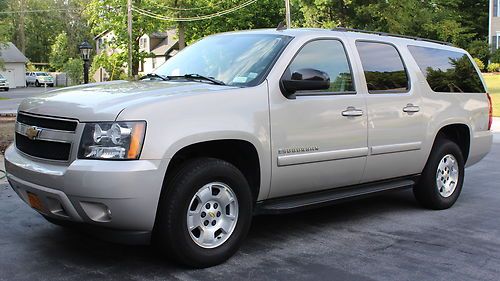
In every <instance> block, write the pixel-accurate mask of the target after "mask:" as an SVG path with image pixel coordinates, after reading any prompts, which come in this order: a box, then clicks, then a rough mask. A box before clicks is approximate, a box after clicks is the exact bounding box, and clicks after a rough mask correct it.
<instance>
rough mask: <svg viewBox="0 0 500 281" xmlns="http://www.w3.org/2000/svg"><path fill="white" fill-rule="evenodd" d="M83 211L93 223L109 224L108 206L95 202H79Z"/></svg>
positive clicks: (109, 212) (109, 211)
mask: <svg viewBox="0 0 500 281" xmlns="http://www.w3.org/2000/svg"><path fill="white" fill-rule="evenodd" d="M80 206H82V209H83V211H85V213H86V214H87V216H88V217H89V218H90V219H91V220H93V221H95V222H110V221H111V210H110V209H109V208H108V206H106V205H104V204H102V203H95V202H84V201H82V202H80Z"/></svg>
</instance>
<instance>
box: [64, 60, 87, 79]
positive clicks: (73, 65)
mask: <svg viewBox="0 0 500 281" xmlns="http://www.w3.org/2000/svg"><path fill="white" fill-rule="evenodd" d="M62 70H63V71H64V72H66V74H67V75H68V77H69V78H70V79H71V81H72V83H73V84H81V83H82V80H83V61H82V59H80V58H78V59H73V58H70V59H68V61H67V62H66V63H65V64H64V66H63V69H62Z"/></svg>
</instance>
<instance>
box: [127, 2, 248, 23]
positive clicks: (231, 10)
mask: <svg viewBox="0 0 500 281" xmlns="http://www.w3.org/2000/svg"><path fill="white" fill-rule="evenodd" d="M255 2H257V0H249V1H246V2H244V3H242V4H240V5H237V6H235V7H232V8H229V9H227V10H223V11H220V12H216V13H213V14H208V15H202V16H195V17H184V18H182V17H167V16H163V15H158V14H155V13H152V12H150V11H147V10H143V9H141V8H138V7H135V6H132V10H134V11H135V12H137V13H139V14H141V15H144V16H148V17H151V18H155V19H158V20H165V21H177V22H188V21H199V20H206V19H211V18H215V17H220V16H223V15H226V14H229V13H232V12H235V11H237V10H239V9H242V8H244V7H246V6H248V5H251V4H253V3H255Z"/></svg>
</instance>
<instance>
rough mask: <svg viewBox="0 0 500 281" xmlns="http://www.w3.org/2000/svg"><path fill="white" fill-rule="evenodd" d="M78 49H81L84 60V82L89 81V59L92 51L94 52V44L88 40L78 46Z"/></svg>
mask: <svg viewBox="0 0 500 281" xmlns="http://www.w3.org/2000/svg"><path fill="white" fill-rule="evenodd" d="M78 50H80V55H81V56H82V60H83V83H85V84H88V83H89V59H90V53H91V52H92V45H90V44H89V42H87V40H85V41H83V42H82V44H80V45H79V46H78Z"/></svg>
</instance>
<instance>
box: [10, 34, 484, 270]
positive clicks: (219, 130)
mask: <svg viewBox="0 0 500 281" xmlns="http://www.w3.org/2000/svg"><path fill="white" fill-rule="evenodd" d="M490 126H491V103H489V101H488V95H487V94H486V89H485V87H484V84H483V81H482V78H481V76H480V74H479V71H478V69H477V67H476V65H475V64H474V62H473V61H472V60H471V57H470V55H469V54H468V53H467V52H465V51H464V50H462V49H459V48H455V47H452V46H448V45H446V44H443V43H440V42H431V41H429V40H425V39H420V38H406V37H404V38H403V37H401V36H397V35H389V34H383V33H375V34H370V33H367V32H356V31H353V30H348V29H336V30H321V29H289V30H255V31H246V32H235V33H226V34H220V35H214V36H210V37H207V38H205V39H203V40H200V41H199V42H197V43H195V44H193V45H192V46H190V47H188V48H187V49H185V50H183V51H182V52H180V53H179V54H177V55H176V56H174V57H173V58H171V59H169V60H168V61H167V62H166V63H165V64H163V65H162V66H160V67H159V68H158V69H157V70H156V71H155V72H154V73H151V74H148V75H146V76H145V77H143V79H142V80H141V81H114V82H108V83H99V84H91V85H84V86H77V87H72V88H65V89H59V90H56V91H52V92H50V93H48V94H46V95H45V96H38V97H34V98H30V99H27V100H25V101H24V102H23V103H22V104H21V106H20V107H19V112H18V116H17V123H16V139H15V144H14V145H12V146H11V147H10V148H8V149H7V151H6V153H5V164H6V169H7V172H8V180H9V182H10V184H11V186H12V188H13V189H14V190H15V191H16V192H17V194H18V195H19V196H20V197H21V198H22V199H23V200H24V201H25V202H26V203H28V204H29V205H30V206H31V207H33V208H34V209H36V210H37V211H38V212H39V213H41V214H42V215H43V216H44V217H45V218H47V219H48V220H49V221H51V222H54V223H57V224H67V223H68V222H71V223H72V225H76V226H85V228H86V229H87V228H91V229H92V230H94V232H96V233H100V234H105V235H106V236H112V237H113V238H114V239H115V240H120V241H126V242H129V243H149V242H151V241H153V242H154V243H157V245H159V246H160V249H162V252H163V253H166V255H168V256H171V257H173V258H174V259H175V260H177V261H179V262H182V263H184V264H188V265H191V266H194V267H206V266H211V265H215V264H218V263H221V262H223V261H224V260H226V259H228V258H229V257H230V256H231V255H233V254H234V253H235V252H236V251H237V250H238V248H239V247H240V245H241V244H242V243H243V241H244V238H245V235H246V234H247V232H248V230H249V227H250V223H251V221H252V216H253V215H254V214H262V213H274V214H276V213H284V212H292V211H297V210H302V209H305V208H312V207H318V206H324V205H327V204H332V203H335V202H339V201H342V200H345V199H349V198H355V197H360V196H366V195H370V194H375V193H378V192H383V191H388V190H395V189H401V188H413V192H414V193H415V196H416V198H417V199H418V201H419V202H420V203H421V204H422V205H423V206H425V207H427V208H431V209H445V208H449V207H451V206H452V205H453V204H454V203H455V201H456V200H457V198H458V196H459V194H460V191H461V189H462V185H463V180H464V168H465V167H466V166H470V165H473V164H475V163H477V162H478V161H480V160H481V159H482V158H483V157H484V156H485V155H486V154H487V153H488V152H489V150H490V147H491V143H492V134H491V132H490Z"/></svg>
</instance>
